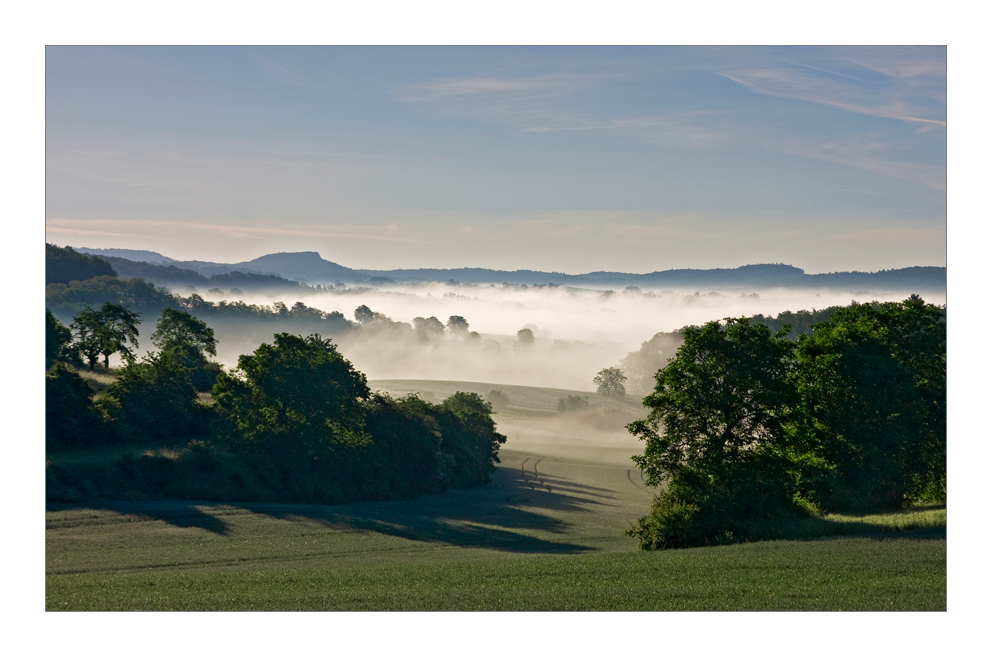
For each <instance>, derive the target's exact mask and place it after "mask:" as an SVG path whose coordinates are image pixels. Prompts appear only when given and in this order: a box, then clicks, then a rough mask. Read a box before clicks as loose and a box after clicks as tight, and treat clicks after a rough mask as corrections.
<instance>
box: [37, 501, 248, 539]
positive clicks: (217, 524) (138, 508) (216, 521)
mask: <svg viewBox="0 0 992 657" xmlns="http://www.w3.org/2000/svg"><path fill="white" fill-rule="evenodd" d="M204 504H206V503H203V502H199V503H198V502H182V501H174V500H149V501H140V502H138V501H136V502H118V501H108V500H94V501H91V502H86V503H84V504H48V505H46V510H47V511H60V510H64V509H96V510H101V511H114V512H116V513H119V514H121V515H122V516H137V517H139V518H141V519H144V520H161V521H162V522H165V523H168V524H170V525H172V526H173V527H195V528H197V529H204V530H206V531H208V532H212V533H214V534H218V535H221V536H224V535H227V534H228V533H229V532H230V527H229V526H228V524H227V523H226V522H224V521H223V520H222V519H221V518H218V517H216V516H213V515H211V514H209V513H206V512H205V511H202V510H200V509H198V508H196V507H197V506H203V505H204Z"/></svg>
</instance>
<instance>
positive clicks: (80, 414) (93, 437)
mask: <svg viewBox="0 0 992 657" xmlns="http://www.w3.org/2000/svg"><path fill="white" fill-rule="evenodd" d="M92 396H93V390H92V389H91V388H90V387H89V385H87V383H86V382H85V381H84V380H83V378H82V377H81V376H79V375H78V374H76V372H74V371H73V370H72V369H70V368H69V367H68V366H67V365H66V364H65V363H55V365H53V366H52V368H51V369H49V370H48V373H47V374H46V375H45V443H46V445H47V446H48V448H49V449H52V448H60V447H88V446H92V445H96V444H100V443H102V442H105V441H106V439H107V435H106V427H105V421H104V417H103V416H102V415H101V413H100V412H99V411H98V410H97V409H96V407H95V406H94V405H93V400H92Z"/></svg>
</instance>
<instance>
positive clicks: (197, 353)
mask: <svg viewBox="0 0 992 657" xmlns="http://www.w3.org/2000/svg"><path fill="white" fill-rule="evenodd" d="M152 343H153V344H154V345H155V346H157V347H158V348H159V349H161V350H162V352H163V353H166V352H167V353H171V354H172V355H173V356H174V357H175V358H176V359H177V360H178V361H179V362H180V363H182V364H183V366H185V367H186V368H187V369H188V370H189V375H190V380H191V381H192V383H193V387H194V388H196V389H197V391H199V392H207V391H209V390H210V389H211V388H212V387H213V385H214V383H216V382H217V375H218V374H219V373H220V369H221V367H220V364H219V363H213V362H210V361H209V360H208V359H207V356H208V355H210V356H216V355H217V339H216V338H214V330H213V329H212V328H210V327H209V326H207V325H206V323H205V322H203V321H202V320H199V319H197V318H196V317H193V316H192V315H190V314H189V313H188V312H185V311H182V310H176V309H174V308H163V309H162V315H161V316H160V317H159V320H158V322H157V323H156V325H155V332H154V333H152Z"/></svg>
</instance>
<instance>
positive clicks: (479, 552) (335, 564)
mask: <svg viewBox="0 0 992 657" xmlns="http://www.w3.org/2000/svg"><path fill="white" fill-rule="evenodd" d="M472 386H475V387H478V388H479V389H478V390H475V389H474V388H472ZM371 387H372V388H374V389H380V390H387V391H389V392H393V393H396V394H405V393H410V392H419V393H421V394H423V395H425V396H428V395H438V396H444V395H447V394H450V393H451V392H454V390H455V389H460V390H468V391H475V392H480V393H482V394H485V393H486V392H488V391H489V390H492V389H500V390H502V391H503V392H504V394H506V395H507V396H508V397H509V399H510V406H509V407H508V408H507V409H505V410H504V411H502V412H501V413H500V414H498V415H497V416H496V417H497V419H498V420H499V426H500V430H501V431H502V432H504V433H506V434H507V435H508V437H509V439H508V441H507V443H506V445H505V446H504V448H503V449H502V450H501V461H502V462H501V464H500V467H499V468H498V470H497V474H496V476H495V477H494V478H493V480H492V482H491V483H489V484H487V485H485V486H481V487H478V488H472V489H467V490H459V491H449V492H447V493H444V494H442V495H436V496H426V497H421V498H419V499H415V500H405V501H391V502H372V503H362V504H349V505H339V506H318V505H279V504H250V505H237V504H212V503H197V502H188V501H168V500H149V501H132V502H107V503H104V504H89V505H85V506H59V505H50V506H49V508H48V511H47V514H46V516H47V519H46V608H47V609H49V610H432V611H441V610H700V611H701V610H944V609H946V606H947V595H946V530H945V527H946V511H945V510H944V509H943V508H918V509H910V510H906V511H903V512H899V513H893V514H885V515H875V516H865V517H852V516H827V517H824V518H822V519H818V520H817V521H816V522H815V523H810V525H809V526H807V527H803V528H800V529H798V530H797V531H799V532H800V533H801V534H802V536H801V537H800V538H798V539H796V540H782V541H768V542H761V543H752V544H744V545H731V546H721V547H710V548H695V549H687V550H673V551H663V552H640V551H637V549H636V541H635V540H634V539H632V538H628V537H626V536H624V531H625V530H626V529H627V528H628V527H629V526H630V524H631V523H632V522H633V521H634V520H636V519H637V518H638V517H640V516H642V515H644V513H645V512H646V511H647V509H648V506H649V504H650V502H651V499H652V496H653V491H652V490H650V489H648V488H646V487H645V486H644V484H643V482H642V481H641V478H640V472H639V471H638V470H637V469H636V468H635V467H634V466H633V464H632V463H630V461H629V457H630V455H631V454H634V453H636V452H637V448H638V444H637V441H636V440H633V439H632V438H631V437H630V436H629V435H627V434H626V432H625V431H623V430H622V423H623V422H624V421H625V419H626V417H627V416H628V415H634V414H636V413H638V412H639V411H638V408H637V405H636V404H632V403H629V402H627V403H625V402H620V403H617V402H615V401H613V400H606V399H605V398H598V397H597V396H596V395H589V397H590V409H589V410H588V411H582V412H578V413H574V414H559V413H557V412H556V411H553V410H551V409H552V408H554V404H555V403H556V401H557V399H558V398H559V397H561V396H564V394H576V392H575V391H557V390H548V389H528V388H525V387H522V386H495V385H489V384H467V383H462V382H436V381H427V382H411V381H403V382H397V381H378V382H375V381H374V382H372V383H371ZM99 456H100V455H94V458H99ZM105 456H106V457H108V458H109V457H110V455H109V454H107V455H105ZM69 457H71V458H75V459H78V458H80V455H79V454H72V455H70V456H69Z"/></svg>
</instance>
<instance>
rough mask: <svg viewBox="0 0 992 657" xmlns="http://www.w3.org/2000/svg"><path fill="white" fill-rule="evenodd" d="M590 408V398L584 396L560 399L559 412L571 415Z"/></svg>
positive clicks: (570, 396)
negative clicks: (573, 412)
mask: <svg viewBox="0 0 992 657" xmlns="http://www.w3.org/2000/svg"><path fill="white" fill-rule="evenodd" d="M587 408H589V398H588V397H583V396H582V395H569V396H568V397H561V398H559V399H558V412H559V413H571V412H572V411H582V410H585V409H587Z"/></svg>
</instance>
